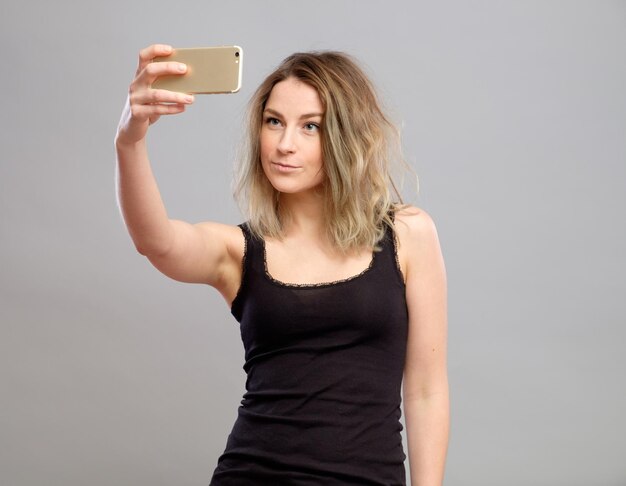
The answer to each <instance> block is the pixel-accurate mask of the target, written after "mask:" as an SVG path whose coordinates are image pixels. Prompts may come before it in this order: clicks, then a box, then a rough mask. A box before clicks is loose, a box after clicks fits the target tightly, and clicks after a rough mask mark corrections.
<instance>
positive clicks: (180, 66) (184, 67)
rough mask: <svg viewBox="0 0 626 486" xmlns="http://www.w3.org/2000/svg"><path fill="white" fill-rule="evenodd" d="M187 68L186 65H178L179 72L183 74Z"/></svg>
mask: <svg viewBox="0 0 626 486" xmlns="http://www.w3.org/2000/svg"><path fill="white" fill-rule="evenodd" d="M186 68H187V66H185V65H184V64H179V65H178V70H179V71H180V72H181V73H182V72H184V71H185V69H186Z"/></svg>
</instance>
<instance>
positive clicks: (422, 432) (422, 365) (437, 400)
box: [396, 208, 450, 486]
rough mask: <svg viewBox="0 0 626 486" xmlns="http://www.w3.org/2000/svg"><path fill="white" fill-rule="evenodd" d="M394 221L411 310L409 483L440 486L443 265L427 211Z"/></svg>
mask: <svg viewBox="0 0 626 486" xmlns="http://www.w3.org/2000/svg"><path fill="white" fill-rule="evenodd" d="M396 221H397V223H396V228H397V232H398V238H399V240H400V251H399V256H400V262H401V265H402V266H403V270H404V271H405V275H406V297H407V306H408V311H409V336H408V343H407V354H406V365H405V370H404V382H403V391H404V393H403V405H404V416H405V421H406V429H407V442H408V449H409V465H410V469H411V484H413V485H414V486H441V484H442V483H443V476H444V469H445V460H446V453H447V447H448V434H449V420H450V417H449V393H448V378H447V366H446V348H447V310H446V308H447V303H446V301H447V297H446V294H447V292H446V274H445V267H444V262H443V257H442V255H441V249H440V246H439V240H438V237H437V230H436V228H435V225H434V223H433V221H432V219H431V218H430V216H429V215H428V214H426V213H425V212H424V211H421V210H418V209H416V208H411V209H406V210H403V211H402V212H400V213H399V214H398V215H397V216H396Z"/></svg>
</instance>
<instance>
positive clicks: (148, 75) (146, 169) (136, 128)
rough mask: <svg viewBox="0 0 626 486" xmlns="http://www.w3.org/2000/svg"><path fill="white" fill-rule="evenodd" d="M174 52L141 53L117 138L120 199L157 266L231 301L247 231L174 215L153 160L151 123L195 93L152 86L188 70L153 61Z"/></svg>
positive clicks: (138, 242) (160, 48)
mask: <svg viewBox="0 0 626 486" xmlns="http://www.w3.org/2000/svg"><path fill="white" fill-rule="evenodd" d="M171 52H172V48H171V47H170V46H166V45H153V46H150V47H147V48H145V49H143V50H142V51H141V52H140V53H139V65H138V67H137V73H136V76H135V79H134V80H133V82H132V83H131V85H130V89H129V94H128V99H127V101H126V105H125V107H124V110H123V112H122V117H121V120H120V123H119V126H118V130H117V135H116V137H115V148H116V153H117V178H116V181H117V194H118V202H119V206H120V210H121V212H122V215H123V217H124V222H125V224H126V227H127V229H128V232H129V234H130V236H131V238H132V240H133V242H134V244H135V246H136V248H137V250H138V251H139V252H140V253H141V254H142V255H145V256H146V257H148V259H149V260H150V261H151V262H152V264H153V265H154V266H155V267H156V268H158V269H159V270H160V271H161V272H163V273H164V274H165V275H167V276H169V277H171V278H173V279H176V280H180V281H184V282H198V283H207V284H209V285H212V286H214V287H216V288H217V289H218V290H219V291H220V292H221V293H222V294H223V295H224V297H225V298H226V300H227V301H229V302H230V301H232V299H233V298H234V295H235V293H236V290H237V287H238V282H239V278H240V272H241V270H240V262H241V256H242V254H243V244H244V243H243V236H242V235H241V232H240V231H239V229H238V228H236V227H231V226H226V225H221V224H217V223H200V224H195V225H192V224H189V223H186V222H183V221H177V220H171V219H169V217H168V215H167V211H166V209H165V206H164V204H163V200H162V199H161V194H160V192H159V188H158V186H157V183H156V180H155V178H154V175H153V174H152V169H151V167H150V161H149V159H148V150H147V147H146V135H147V132H148V128H149V126H150V125H151V124H152V123H154V122H156V121H157V120H158V119H159V117H160V116H161V115H174V114H178V113H182V112H183V111H184V110H185V107H186V106H187V105H189V104H191V103H193V96H191V95H188V94H185V93H176V92H173V91H167V90H161V89H152V87H151V85H152V83H153V82H154V81H155V80H156V79H157V78H158V77H159V76H163V75H166V74H167V75H171V74H183V73H184V72H185V70H186V66H185V65H184V64H181V63H177V62H159V63H153V62H152V60H153V59H154V58H155V57H157V56H167V55H169V54H170V53H171Z"/></svg>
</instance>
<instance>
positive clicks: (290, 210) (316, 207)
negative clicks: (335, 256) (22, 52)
mask: <svg viewBox="0 0 626 486" xmlns="http://www.w3.org/2000/svg"><path fill="white" fill-rule="evenodd" d="M280 206H281V212H282V213H283V214H284V215H285V227H284V231H285V236H292V235H306V236H308V237H312V238H316V239H317V238H324V237H325V234H326V228H325V220H324V202H323V200H322V196H321V195H320V194H315V193H308V194H284V193H283V194H281V197H280Z"/></svg>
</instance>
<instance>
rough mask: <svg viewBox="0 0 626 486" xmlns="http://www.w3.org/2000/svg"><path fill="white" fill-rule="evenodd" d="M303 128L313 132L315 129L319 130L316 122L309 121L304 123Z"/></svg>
mask: <svg viewBox="0 0 626 486" xmlns="http://www.w3.org/2000/svg"><path fill="white" fill-rule="evenodd" d="M304 129H305V130H306V131H307V132H314V131H316V130H319V129H320V126H319V125H318V124H317V123H313V122H310V123H305V124H304Z"/></svg>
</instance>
